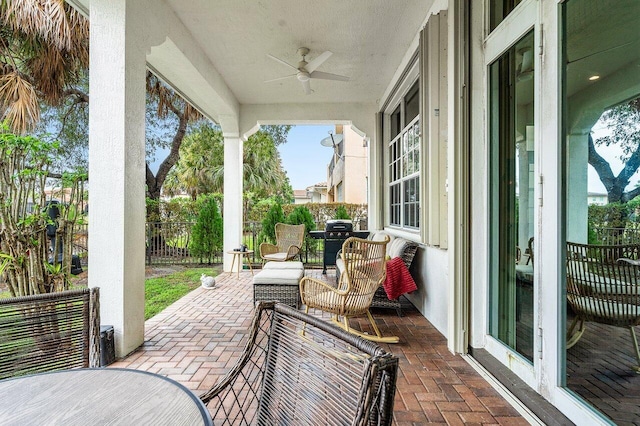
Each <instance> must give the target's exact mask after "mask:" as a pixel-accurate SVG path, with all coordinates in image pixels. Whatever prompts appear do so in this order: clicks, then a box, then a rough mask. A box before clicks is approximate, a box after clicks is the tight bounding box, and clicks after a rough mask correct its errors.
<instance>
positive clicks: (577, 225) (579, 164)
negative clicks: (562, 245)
mask: <svg viewBox="0 0 640 426" xmlns="http://www.w3.org/2000/svg"><path fill="white" fill-rule="evenodd" d="M588 137H589V136H588V134H571V135H569V136H567V144H568V152H567V158H568V159H569V160H568V163H569V164H568V166H567V167H568V171H567V176H571V178H570V179H569V181H568V182H567V241H571V242H573V243H583V244H586V243H587V239H588V235H587V234H588V232H587V221H588V217H589V206H588V205H587V204H588V203H587V200H588V191H589V188H588V186H589V178H588V167H589V166H588V164H589V141H588Z"/></svg>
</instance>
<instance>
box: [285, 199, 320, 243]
mask: <svg viewBox="0 0 640 426" xmlns="http://www.w3.org/2000/svg"><path fill="white" fill-rule="evenodd" d="M287 223H288V224H290V225H302V224H304V228H305V235H304V245H305V246H306V247H308V248H310V249H311V250H312V251H314V252H315V249H316V246H317V240H315V239H313V238H311V237H310V236H309V231H315V229H316V222H315V220H313V216H312V215H311V212H310V211H309V209H308V208H306V207H305V206H296V207H295V208H294V209H293V211H292V212H291V213H289V216H287Z"/></svg>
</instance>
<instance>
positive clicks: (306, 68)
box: [265, 47, 349, 95]
mask: <svg viewBox="0 0 640 426" xmlns="http://www.w3.org/2000/svg"><path fill="white" fill-rule="evenodd" d="M297 53H298V55H300V56H302V60H301V61H300V62H298V66H297V67H296V66H294V65H291V64H290V63H288V62H287V61H284V60H282V59H280V58H277V57H275V56H273V55H267V56H268V57H269V58H271V59H273V60H274V61H276V62H279V63H281V64H282V65H285V66H287V67H289V68H292V69H294V70H296V73H295V74H291V75H287V76H284V77H278V78H274V79H271V80H266V81H265V83H271V82H273V81H279V80H284V79H287V78H290V77H296V78H297V79H298V81H299V82H301V83H302V88H303V90H304V92H305V93H306V94H307V95H309V94H311V92H312V90H311V84H310V82H309V81H310V80H311V79H322V80H333V81H349V77H346V76H344V75H338V74H331V73H328V72H322V71H316V69H317V68H318V67H319V66H320V65H322V64H323V63H324V61H326V60H327V59H329V57H330V56H331V55H333V53H332V52H330V51H328V50H327V51H325V52H323V53H321V54H320V55H318V56H317V57H316V58H315V59H313V60H312V61H311V62H307V59H306V56H307V55H308V54H309V49H308V48H306V47H300V48H299V49H298V51H297Z"/></svg>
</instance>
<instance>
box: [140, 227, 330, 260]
mask: <svg viewBox="0 0 640 426" xmlns="http://www.w3.org/2000/svg"><path fill="white" fill-rule="evenodd" d="M194 224H195V223H194V222H148V223H147V224H146V235H147V244H146V248H147V252H146V263H147V265H169V264H173V265H175V264H183V265H200V264H205V263H206V264H209V259H203V258H199V257H195V256H192V255H191V253H190V251H189V243H190V241H191V229H192V228H193V225H194ZM261 231H262V224H261V223H260V222H245V224H244V227H243V233H242V234H243V235H242V244H244V245H246V246H247V247H248V248H249V249H250V250H254V253H253V255H252V256H249V257H247V259H248V260H249V261H251V263H252V264H255V265H259V264H260V263H261V262H262V261H261V259H260V254H259V248H260V232H261ZM240 244H241V242H238V247H239V246H240ZM322 254H323V253H322V243H321V242H319V241H317V240H314V239H312V238H310V237H309V238H307V239H306V240H305V244H304V247H303V254H302V259H303V262H305V264H306V265H305V266H307V267H320V268H321V267H322ZM210 263H211V264H220V263H222V252H219V253H216V254H215V255H214V256H213V257H212V258H211V262H210Z"/></svg>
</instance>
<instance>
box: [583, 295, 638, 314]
mask: <svg viewBox="0 0 640 426" xmlns="http://www.w3.org/2000/svg"><path fill="white" fill-rule="evenodd" d="M571 302H573V304H575V305H577V306H579V307H580V309H581V310H582V312H583V313H584V314H588V315H592V316H594V317H604V318H608V319H613V320H621V319H629V318H639V319H640V306H637V305H628V304H626V303H617V302H614V301H611V300H602V299H598V298H595V297H586V296H581V297H571Z"/></svg>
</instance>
